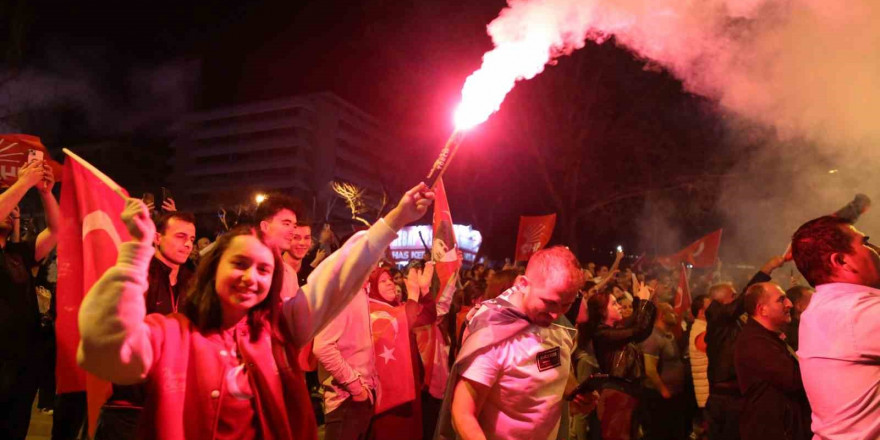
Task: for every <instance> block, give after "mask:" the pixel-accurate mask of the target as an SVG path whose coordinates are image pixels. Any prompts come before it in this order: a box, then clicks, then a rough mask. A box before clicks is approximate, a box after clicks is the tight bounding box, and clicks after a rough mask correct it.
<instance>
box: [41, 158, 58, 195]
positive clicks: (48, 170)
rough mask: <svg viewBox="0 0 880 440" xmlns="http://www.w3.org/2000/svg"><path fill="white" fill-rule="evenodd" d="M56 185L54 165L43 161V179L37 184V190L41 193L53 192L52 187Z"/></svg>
mask: <svg viewBox="0 0 880 440" xmlns="http://www.w3.org/2000/svg"><path fill="white" fill-rule="evenodd" d="M53 186H55V173H54V172H52V167H51V166H49V164H48V163H46V162H45V161H43V180H42V182H40V183H38V184H37V191H40V193H41V194H52V187H53Z"/></svg>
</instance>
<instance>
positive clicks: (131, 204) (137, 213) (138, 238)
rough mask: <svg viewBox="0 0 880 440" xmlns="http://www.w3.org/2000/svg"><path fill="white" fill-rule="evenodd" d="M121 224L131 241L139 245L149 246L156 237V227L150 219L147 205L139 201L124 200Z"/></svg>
mask: <svg viewBox="0 0 880 440" xmlns="http://www.w3.org/2000/svg"><path fill="white" fill-rule="evenodd" d="M122 222H123V223H125V227H126V228H128V233H129V234H131V240H132V241H134V242H136V243H141V244H151V243H152V242H153V237H154V236H155V235H156V225H155V224H153V220H151V219H150V212H149V211H148V210H147V205H145V204H144V202H143V201H141V200H140V199H133V198H128V199H126V200H125V209H124V210H123V211H122Z"/></svg>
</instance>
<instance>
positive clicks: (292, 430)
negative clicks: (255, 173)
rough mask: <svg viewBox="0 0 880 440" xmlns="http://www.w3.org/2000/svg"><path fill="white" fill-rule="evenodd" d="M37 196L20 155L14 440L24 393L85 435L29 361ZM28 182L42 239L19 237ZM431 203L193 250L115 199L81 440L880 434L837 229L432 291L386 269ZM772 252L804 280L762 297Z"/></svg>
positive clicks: (866, 327)
mask: <svg viewBox="0 0 880 440" xmlns="http://www.w3.org/2000/svg"><path fill="white" fill-rule="evenodd" d="M54 180H55V179H54V176H53V175H52V170H51V168H49V167H48V166H45V165H44V164H42V163H40V162H33V163H29V164H27V165H26V166H24V167H22V168H21V170H20V172H19V178H18V181H17V182H16V183H15V184H14V185H12V186H11V187H10V188H8V189H6V190H5V191H4V192H3V193H2V194H0V218H2V219H4V220H3V221H2V222H0V249H2V258H3V265H2V266H0V284H2V286H3V289H2V292H3V294H2V297H0V313H2V319H0V323H2V325H3V326H4V330H5V332H6V334H7V336H8V337H7V338H4V342H3V345H2V350H0V359H2V364H0V372H2V376H0V412H2V413H3V414H4V415H5V416H4V418H0V436H2V438H10V439H23V438H25V436H26V435H27V430H28V422H29V419H30V414H31V409H32V406H33V403H34V400H35V398H36V395H37V390H38V389H40V398H39V399H38V403H37V406H38V407H39V408H41V409H42V410H44V411H46V412H50V413H51V412H54V414H53V416H54V426H53V438H56V439H67V438H71V439H72V438H84V437H83V436H84V435H85V434H84V432H85V431H86V430H85V429H84V420H85V396H84V395H81V394H80V393H74V394H75V395H58V396H53V391H54V390H53V389H52V388H53V387H54V385H52V383H51V379H52V376H53V374H54V371H53V368H52V367H51V366H50V367H48V368H40V367H45V366H47V365H51V362H52V360H51V359H50V358H52V356H51V353H53V350H54V348H53V346H52V345H51V336H50V335H51V333H52V328H51V319H52V315H53V308H54V306H53V303H54V302H53V300H52V297H53V293H52V292H53V291H54V285H53V282H54V279H55V278H54V277H55V276H56V275H53V271H56V272H57V268H54V267H53V261H54V259H53V257H52V253H53V248H54V246H55V241H56V238H57V231H58V228H59V224H60V223H59V222H60V221H61V218H60V213H59V208H58V203H57V202H56V200H55V197H54V196H53V193H52V189H53V186H54ZM31 188H34V189H36V191H37V193H38V194H39V197H40V200H41V201H42V206H43V210H44V215H45V220H46V225H47V227H46V229H45V230H43V231H42V232H40V233H39V234H25V235H24V236H22V234H21V231H20V229H21V228H20V225H19V223H20V218H19V217H20V213H19V210H18V208H17V205H18V203H19V201H20V200H21V199H22V198H23V197H24V196H25V194H26V193H27V192H28V191H29V190H30V189H31ZM432 200H433V193H432V192H431V190H430V189H429V188H428V187H426V186H425V185H424V184H420V185H418V186H416V187H414V188H412V189H411V190H409V191H408V192H406V193H405V194H404V195H403V197H402V198H401V200H400V202H399V203H398V204H397V205H396V207H395V208H393V209H392V210H391V211H390V212H388V214H387V215H385V217H383V218H382V219H380V220H379V221H377V222H376V223H375V224H373V225H372V226H371V227H370V228H369V229H367V230H364V231H360V232H357V233H355V234H353V235H351V236H350V237H348V238H347V239H345V240H342V241H340V240H338V239H337V238H336V236H335V235H334V234H333V231H332V230H331V229H330V228H329V227H322V228H320V230H319V228H318V227H317V226H316V225H313V224H312V223H311V222H310V221H309V217H308V213H307V212H305V210H304V209H303V208H302V204H300V203H299V202H298V201H297V200H296V199H294V198H291V197H289V196H287V195H283V194H270V195H269V196H268V197H266V199H265V200H263V201H262V203H260V205H259V206H258V207H257V209H256V210H255V212H254V213H253V219H252V221H249V222H242V223H241V224H239V225H233V226H232V227H228V230H226V231H224V232H223V233H222V234H220V235H219V236H218V237H216V238H215V239H213V240H212V239H211V238H207V237H198V236H197V228H196V218H195V217H194V215H193V214H191V213H187V212H185V211H183V210H181V211H178V207H177V206H175V205H174V203H173V201H171V200H165V201H163V202H164V203H163V204H162V206H161V208H160V209H159V210H156V209H155V207H154V206H152V205H150V206H148V205H147V204H145V203H144V201H143V200H140V199H134V198H130V199H127V201H126V205H125V210H124V211H123V212H122V214H121V217H122V220H123V222H124V223H125V225H126V227H127V228H128V231H129V233H130V236H131V240H130V241H128V242H124V243H122V244H121V246H120V248H119V257H118V260H117V262H116V264H115V265H114V266H113V267H112V268H110V269H109V270H108V271H107V272H106V273H104V275H103V276H102V277H101V278H100V279H99V281H98V282H97V283H96V284H95V285H94V286H92V288H91V290H90V291H89V293H88V295H86V297H85V298H84V300H83V302H82V305H81V308H80V311H79V330H80V334H81V342H80V345H79V349H78V354H77V361H78V363H79V365H80V366H81V367H82V368H83V369H84V370H85V371H87V372H89V373H91V374H93V375H95V376H96V377H99V378H101V379H104V380H108V381H110V382H112V384H113V386H112V394H111V395H110V396H109V398H108V399H107V400H106V403H104V405H103V408H102V409H101V413H100V416H99V418H98V424H97V426H96V427H94V431H95V435H94V438H95V439H126V438H162V439H182V438H187V439H209V438H210V439H233V438H235V439H251V438H278V439H315V438H318V435H319V431H320V432H322V435H323V438H325V439H327V440H336V439H380V440H381V439H413V440H418V439H425V440H428V439H449V440H452V439H457V438H461V439H572V440H574V439H577V440H582V439H602V440H617V439H652V440H653V439H657V440H664V439H674V440H679V439H688V438H694V439H696V438H708V439H711V440H725V439H745V440H751V439H792V440H799V439H810V438H819V439H873V438H880V391H878V390H880V351H878V346H877V343H876V341H877V338H876V337H875V336H876V331H877V330H880V319H877V317H878V313H880V290H876V289H878V288H880V254H878V248H877V247H875V246H874V245H873V244H871V243H870V242H869V241H868V238H867V237H866V236H865V235H864V234H862V233H861V232H860V231H858V230H857V229H856V228H855V227H854V226H853V225H852V221H851V220H848V219H847V218H843V217H840V216H825V217H820V218H818V219H815V220H812V221H809V222H807V223H805V224H803V225H802V226H801V227H800V228H798V229H797V231H796V232H795V233H794V234H793V236H792V242H791V243H792V246H791V251H790V252H788V253H787V254H786V255H781V256H774V257H772V258H770V259H769V260H768V261H767V262H766V263H765V264H764V265H763V266H762V267H761V268H760V269H759V270H758V271H757V272H756V273H755V274H754V275H753V276H752V278H751V279H750V280H749V281H748V282H747V283H745V285H743V286H742V288H741V289H737V287H736V286H734V284H733V283H731V282H728V281H725V277H726V276H728V275H729V274H725V272H724V270H723V268H722V266H721V265H720V263H719V264H718V265H717V266H716V267H715V268H712V269H709V270H704V271H696V270H693V271H692V270H689V269H688V268H687V267H685V266H680V267H674V268H671V269H670V268H666V267H663V266H661V265H659V264H657V265H647V264H639V265H630V266H629V267H624V266H625V264H624V263H623V253H622V252H620V251H618V252H617V254H616V257H615V259H614V261H613V263H612V264H610V265H607V266H606V265H603V264H602V263H604V262H600V263H599V264H598V265H597V264H596V263H593V262H583V263H582V262H581V261H579V260H578V258H577V257H576V256H575V255H574V254H573V253H572V252H571V251H570V250H569V249H568V248H566V247H564V246H553V247H549V248H546V249H542V250H540V251H538V252H536V253H535V254H534V255H533V256H532V257H531V259H530V260H529V261H528V262H526V263H521V264H511V263H509V262H505V264H503V265H498V266H493V265H492V264H485V263H476V264H473V265H469V266H467V267H459V268H457V269H456V271H455V273H454V274H453V275H452V276H449V274H446V275H442V274H441V271H442V270H441V267H439V266H438V265H435V263H434V262H432V261H425V260H418V261H411V262H409V263H408V264H406V265H404V266H398V265H396V264H395V263H394V262H393V261H390V259H389V258H388V257H389V254H388V253H387V248H388V246H389V244H390V243H391V241H392V240H393V239H394V238H395V237H396V235H397V234H396V233H397V231H398V230H399V229H400V228H402V227H403V226H405V225H406V224H409V223H411V222H415V221H417V220H419V219H420V218H422V216H423V215H424V214H425V213H426V211H427V210H428V208H429V205H430V204H431V203H432ZM224 223H225V222H224ZM313 226H315V229H314V231H313V229H312V228H313ZM315 233H317V234H315ZM27 235H31V236H30V237H28V236H27ZM316 235H317V236H316ZM426 258H430V253H426ZM791 260H793V261H794V264H795V265H796V266H797V268H798V270H799V272H800V273H801V274H802V276H803V278H804V280H805V282H806V284H797V283H795V282H794V281H793V280H791V281H790V282H786V283H785V284H787V285H785V286H784V287H783V286H782V285H780V284H778V283H776V282H774V281H773V273H774V271H776V270H777V269H779V268H780V267H782V266H783V265H784V264H786V263H787V262H788V261H791ZM682 283H686V284H687V285H685V286H682ZM687 292H691V293H687ZM688 299H689V301H688ZM47 329H48V330H47ZM47 353H50V354H49V355H47ZM47 384H48V385H47ZM44 391H45V392H46V393H45V394H46V396H48V397H45V396H44ZM814 436H815V437H814Z"/></svg>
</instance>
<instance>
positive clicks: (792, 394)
mask: <svg viewBox="0 0 880 440" xmlns="http://www.w3.org/2000/svg"><path fill="white" fill-rule="evenodd" d="M744 302H745V309H746V313H748V315H749V320H748V322H747V323H746V325H745V326H744V327H743V329H742V332H741V333H740V335H739V337H738V338H737V340H736V344H735V346H734V366H735V367H736V377H737V381H738V382H739V388H740V391H741V392H742V394H743V396H744V398H745V405H744V407H743V412H742V415H741V416H740V424H739V426H740V435H741V437H742V438H743V439H749V440H761V439H768V440H770V439H773V440H780V439H781V440H809V439H810V438H812V436H813V433H812V432H811V431H810V404H809V402H808V401H807V395H806V392H805V391H804V384H803V382H801V370H800V365H799V364H798V360H797V357H796V356H795V354H794V350H792V348H791V347H790V346H789V345H788V344H787V343H786V342H785V334H784V331H785V329H786V327H787V326H788V325H789V324H790V323H791V310H792V304H791V301H790V300H789V299H788V297H786V296H785V292H784V291H783V290H782V288H780V287H779V286H778V285H776V284H774V283H758V284H754V285H752V286H750V287H749V288H748V289H747V290H746V294H745V301H744Z"/></svg>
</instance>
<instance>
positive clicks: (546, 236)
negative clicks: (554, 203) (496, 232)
mask: <svg viewBox="0 0 880 440" xmlns="http://www.w3.org/2000/svg"><path fill="white" fill-rule="evenodd" d="M554 227H556V214H550V215H541V216H537V217H527V216H520V218H519V233H518V234H517V237H516V257H515V258H514V261H528V260H529V258H531V257H532V254H534V253H535V252H538V251H539V250H541V249H542V248H543V247H544V246H547V242H549V241H550V237H552V236H553V228H554Z"/></svg>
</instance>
